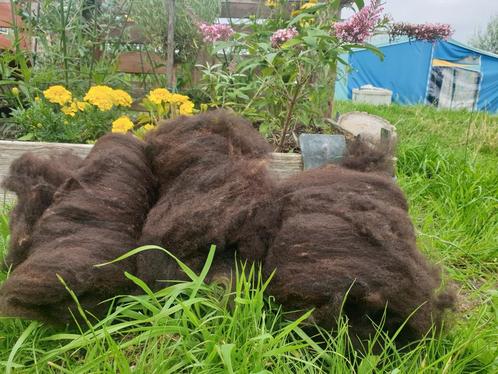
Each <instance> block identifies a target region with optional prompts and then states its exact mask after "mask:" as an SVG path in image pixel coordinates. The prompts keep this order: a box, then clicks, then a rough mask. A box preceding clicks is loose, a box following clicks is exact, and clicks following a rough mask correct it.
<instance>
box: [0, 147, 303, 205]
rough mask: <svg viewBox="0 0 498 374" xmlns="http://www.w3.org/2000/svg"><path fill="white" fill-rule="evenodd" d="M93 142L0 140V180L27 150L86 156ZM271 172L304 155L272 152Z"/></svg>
mask: <svg viewBox="0 0 498 374" xmlns="http://www.w3.org/2000/svg"><path fill="white" fill-rule="evenodd" d="M92 147H93V145H92V144H71V143H47V142H26V141H17V140H0V182H1V181H2V180H3V179H4V177H5V176H6V175H7V174H8V171H9V167H10V164H11V163H12V161H14V160H15V159H17V158H18V157H20V156H21V155H22V154H23V153H25V152H33V153H35V154H39V155H44V154H48V153H49V152H54V151H55V152H63V151H72V152H74V153H75V154H76V155H78V156H81V157H86V155H87V154H88V153H89V152H90V150H91V149H92ZM268 167H269V169H270V172H271V173H272V174H273V175H274V176H275V177H276V178H277V179H285V178H287V177H290V176H292V175H294V174H296V173H299V172H300V171H301V170H302V169H303V161H302V157H301V155H300V154H298V153H276V152H274V153H272V154H271V158H270V163H269V166H268ZM0 196H1V198H2V201H3V202H6V201H11V200H12V199H13V195H12V194H10V193H8V192H6V191H4V190H3V189H1V188H0Z"/></svg>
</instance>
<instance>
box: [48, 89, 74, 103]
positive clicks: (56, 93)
mask: <svg viewBox="0 0 498 374" xmlns="http://www.w3.org/2000/svg"><path fill="white" fill-rule="evenodd" d="M43 96H45V98H46V99H47V100H48V101H50V102H51V103H54V104H59V105H64V104H66V103H67V102H69V101H71V99H72V94H71V92H70V91H68V90H67V89H66V88H65V87H64V86H60V85H57V86H51V87H49V88H47V89H46V90H45V91H43Z"/></svg>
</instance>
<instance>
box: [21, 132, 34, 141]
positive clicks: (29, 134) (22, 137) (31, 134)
mask: <svg viewBox="0 0 498 374" xmlns="http://www.w3.org/2000/svg"><path fill="white" fill-rule="evenodd" d="M34 137H35V134H33V133H32V132H28V133H27V134H26V135H23V136H21V137H20V138H17V140H33V139H34Z"/></svg>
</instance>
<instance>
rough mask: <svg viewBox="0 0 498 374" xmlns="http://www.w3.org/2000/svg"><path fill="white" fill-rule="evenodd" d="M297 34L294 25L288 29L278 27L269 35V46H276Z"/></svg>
mask: <svg viewBox="0 0 498 374" xmlns="http://www.w3.org/2000/svg"><path fill="white" fill-rule="evenodd" d="M297 34H298V32H297V29H296V28H295V27H290V28H288V29H279V30H277V31H275V32H274V33H273V35H272V36H271V39H270V40H271V46H272V47H273V48H278V47H279V46H281V45H282V44H283V43H285V42H286V41H287V40H290V39H292V38H293V37H295V36H296V35H297Z"/></svg>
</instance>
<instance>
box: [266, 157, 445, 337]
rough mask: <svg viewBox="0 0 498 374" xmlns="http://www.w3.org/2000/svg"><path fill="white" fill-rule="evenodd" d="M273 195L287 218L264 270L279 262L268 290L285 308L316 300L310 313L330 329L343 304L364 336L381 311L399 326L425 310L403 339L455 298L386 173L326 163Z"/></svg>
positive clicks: (388, 326)
mask: <svg viewBox="0 0 498 374" xmlns="http://www.w3.org/2000/svg"><path fill="white" fill-rule="evenodd" d="M348 161H349V162H351V159H349V160H348ZM275 198H276V200H277V201H276V203H277V204H278V205H280V206H281V207H282V209H281V211H280V223H279V227H278V228H277V229H276V230H275V233H274V236H273V241H272V244H271V246H270V248H269V250H268V254H267V256H266V258H265V260H264V262H263V263H264V274H265V275H266V276H268V275H269V274H270V273H271V272H273V271H274V270H276V272H275V276H274V278H273V280H272V282H271V283H270V285H269V289H268V292H269V293H270V294H272V295H273V296H275V298H276V300H277V301H278V302H280V303H281V304H282V305H283V306H284V308H285V309H286V310H289V311H292V310H301V312H302V311H303V310H308V309H310V308H314V309H315V311H314V313H313V316H312V318H311V319H312V321H313V322H315V323H317V324H318V325H320V326H322V327H325V328H333V327H334V326H335V324H336V319H337V316H338V315H339V312H340V311H341V308H342V310H343V312H344V314H345V315H346V316H347V318H348V320H349V324H350V326H351V330H350V332H351V336H352V337H355V338H356V337H358V338H359V339H360V340H361V339H364V338H368V336H369V335H373V334H374V333H375V330H374V328H373V325H372V321H373V322H374V323H376V324H380V322H381V320H382V317H383V314H384V311H386V315H387V321H386V323H385V325H384V330H385V331H389V332H390V333H391V334H393V333H395V332H396V330H397V329H398V328H399V327H401V325H402V324H403V323H404V322H405V320H406V319H407V318H408V317H409V316H410V315H411V314H412V312H414V311H415V310H416V309H417V308H418V310H417V312H416V313H414V315H413V316H411V317H410V319H409V320H408V322H407V324H406V326H405V327H404V329H403V331H402V333H401V334H400V336H399V338H398V339H399V340H402V341H404V342H408V341H410V340H413V339H416V338H420V337H421V336H422V335H423V334H424V333H426V332H427V331H428V329H429V328H430V326H431V324H432V321H434V322H435V323H436V325H439V324H440V322H441V318H442V315H443V312H444V310H445V309H446V308H448V307H449V306H450V305H451V303H452V298H451V296H450V295H449V294H448V293H445V292H443V293H441V294H437V295H436V294H435V290H436V289H437V288H438V287H439V286H440V277H439V269H438V268H436V267H434V266H432V265H430V264H429V263H428V262H427V261H426V259H425V258H424V256H423V255H422V254H421V253H420V252H419V251H418V250H417V248H416V243H415V233H414V229H413V226H412V223H411V221H410V218H409V215H408V211H407V203H406V200H405V197H404V196H403V193H402V192H401V190H400V189H399V188H398V187H397V186H396V185H395V183H394V182H393V181H392V178H391V177H390V176H389V175H388V174H380V173H379V174H375V173H366V172H359V171H355V170H350V169H347V168H344V167H340V166H327V167H323V168H320V169H315V170H309V171H305V172H302V173H301V174H299V175H297V176H296V177H294V178H291V179H289V180H287V181H285V182H284V183H283V184H282V185H280V186H279V187H278V192H277V193H276V194H275ZM346 294H347V295H348V296H347V298H346V299H344V297H345V295H346ZM343 303H344V304H343Z"/></svg>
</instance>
